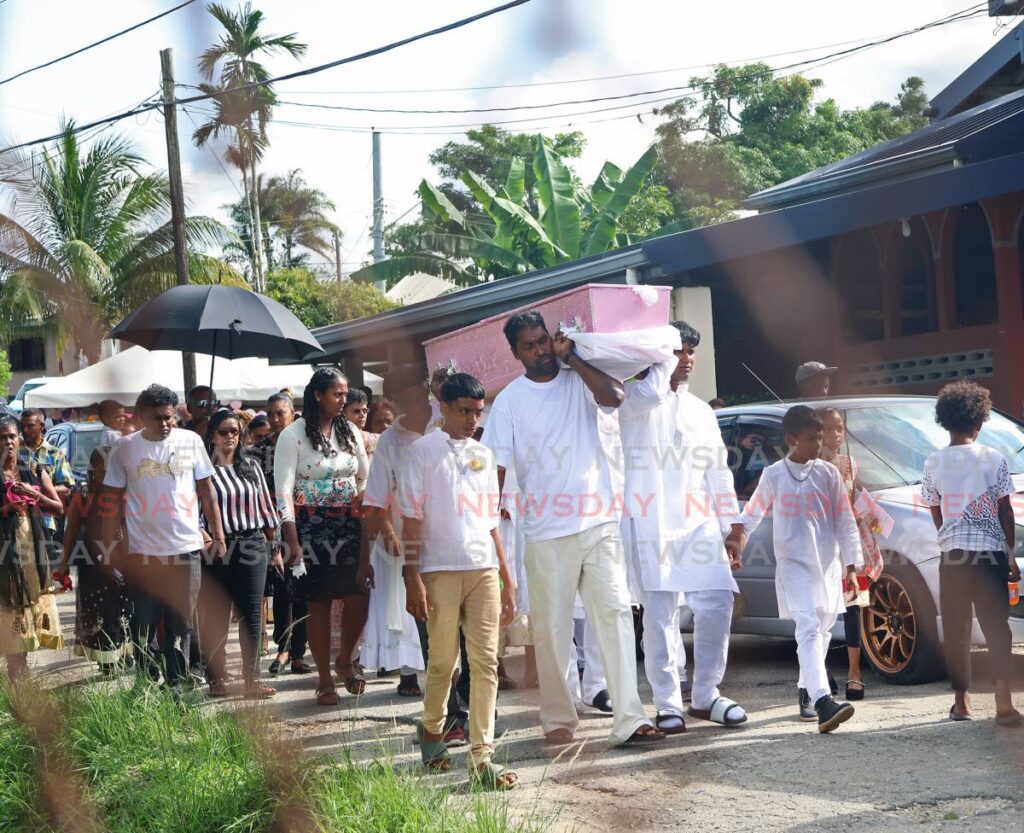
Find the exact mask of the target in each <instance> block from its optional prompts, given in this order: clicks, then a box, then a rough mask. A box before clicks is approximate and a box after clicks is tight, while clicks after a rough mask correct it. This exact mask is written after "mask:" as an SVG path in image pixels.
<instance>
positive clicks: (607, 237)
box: [582, 145, 658, 257]
mask: <svg viewBox="0 0 1024 833" xmlns="http://www.w3.org/2000/svg"><path fill="white" fill-rule="evenodd" d="M657 161H658V150H657V148H656V147H655V146H654V145H652V146H651V147H649V148H648V149H647V150H646V151H645V152H644V154H643V155H642V156H641V157H640V158H639V159H638V160H637V161H636V162H635V163H634V164H633V167H631V168H630V169H629V171H628V172H627V173H626V175H625V176H624V177H623V178H622V181H621V182H620V183H619V184H618V185H616V186H615V191H614V192H613V193H612V195H611V196H610V197H609V198H608V199H607V201H606V202H605V204H604V208H603V209H602V210H601V214H600V216H599V217H598V218H597V220H595V221H594V224H593V225H592V226H591V227H590V231H589V232H587V236H586V239H585V240H584V241H583V251H582V255H583V256H584V257H587V256H589V255H596V254H599V253H601V252H606V251H608V249H610V248H611V247H612V246H613V245H614V244H615V231H616V226H617V224H618V221H619V217H621V216H622V212H623V211H625V210H626V206H628V205H629V201H630V200H632V199H633V197H635V196H636V195H637V194H638V193H640V189H641V188H643V186H644V182H645V181H646V180H647V177H648V176H650V174H651V171H653V170H654V165H655V163H656V162H657Z"/></svg>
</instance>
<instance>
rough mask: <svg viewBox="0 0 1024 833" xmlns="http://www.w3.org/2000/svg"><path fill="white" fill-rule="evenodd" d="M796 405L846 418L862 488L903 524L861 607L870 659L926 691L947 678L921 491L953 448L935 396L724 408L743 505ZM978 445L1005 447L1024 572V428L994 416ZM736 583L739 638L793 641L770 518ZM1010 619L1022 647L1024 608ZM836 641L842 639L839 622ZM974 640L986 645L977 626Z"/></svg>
mask: <svg viewBox="0 0 1024 833" xmlns="http://www.w3.org/2000/svg"><path fill="white" fill-rule="evenodd" d="M789 404H802V405H809V406H810V407H812V408H819V407H825V406H831V407H834V408H837V409H838V410H839V411H841V412H842V413H843V415H844V416H845V418H846V427H847V431H846V442H847V443H848V446H849V448H848V451H847V449H845V448H844V453H849V454H850V455H851V456H852V457H853V459H854V460H855V461H856V463H857V465H858V467H859V469H860V481H861V484H862V485H863V486H864V487H865V488H867V489H868V490H869V491H870V492H871V494H872V495H873V496H874V498H875V500H877V501H878V503H879V504H880V505H881V506H882V507H883V508H884V509H885V510H886V511H887V512H888V513H889V514H890V515H892V517H893V519H894V520H895V522H896V524H895V527H894V529H893V531H892V534H891V535H890V536H889V537H887V538H880V539H879V545H880V547H881V549H882V553H883V557H884V559H885V571H884V572H883V573H882V576H881V577H880V578H879V580H878V581H877V582H876V583H875V585H874V587H873V588H872V591H871V605H870V607H865V608H862V609H861V610H862V616H861V633H862V636H863V640H862V643H863V644H862V647H863V652H864V654H865V656H866V657H867V659H868V661H869V662H870V663H871V665H872V667H874V669H875V670H876V671H877V672H878V673H879V674H880V675H881V676H882V677H883V678H885V679H887V680H889V681H891V682H894V683H902V684H910V683H921V682H926V681H928V680H933V679H935V678H936V677H939V676H941V675H942V674H943V673H944V668H943V663H942V658H941V652H940V642H939V640H940V638H941V634H942V618H941V616H940V615H939V613H938V607H939V605H938V598H939V548H938V543H937V539H936V532H935V526H934V524H933V523H932V518H931V513H930V511H929V509H928V507H927V506H925V505H924V503H923V501H922V500H921V497H920V488H919V484H920V482H921V477H922V472H923V469H924V461H925V459H926V458H927V457H928V455H929V454H931V453H932V452H933V451H935V449H937V448H941V447H942V446H944V445H947V444H948V442H949V436H948V434H946V432H945V431H943V430H942V429H941V428H940V427H939V426H938V425H937V424H936V422H935V398H934V397H931V396H858V397H846V398H842V397H840V398H834V399H828V400H821V401H808V400H799V401H798V402H794V403H787V404H783V403H779V402H769V403H761V404H752V405H739V406H735V407H730V408H723V409H722V410H720V411H718V412H717V416H718V424H719V426H720V427H721V429H722V436H723V438H724V440H725V444H726V446H728V448H729V449H730V458H731V459H730V463H731V464H732V468H733V472H734V477H735V480H736V493H737V496H738V497H739V498H740V501H741V503H744V502H745V500H746V499H747V498H749V497H750V495H751V494H752V493H753V490H754V486H755V485H756V484H757V480H758V478H759V477H760V473H761V471H762V470H763V469H764V468H765V467H767V466H769V465H771V464H772V463H774V462H775V461H776V460H778V459H779V458H780V457H781V456H782V455H783V454H784V453H785V439H784V435H783V431H782V416H783V414H784V413H785V412H786V410H787V408H788V407H789ZM978 441H979V442H981V443H984V444H985V445H988V446H991V447H993V448H995V449H998V450H999V451H1000V452H1001V453H1002V454H1003V455H1004V456H1005V457H1006V459H1007V461H1008V462H1009V466H1010V472H1011V474H1012V475H1013V481H1014V487H1015V489H1016V491H1017V494H1015V495H1014V496H1013V498H1012V500H1013V503H1014V508H1015V510H1016V515H1017V520H1018V526H1017V550H1016V552H1015V557H1016V558H1017V561H1018V563H1019V564H1021V566H1022V567H1024V526H1022V525H1021V522H1024V498H1022V493H1024V424H1022V423H1020V422H1018V421H1016V420H1014V419H1011V418H1010V417H1008V416H1006V415H1005V414H1002V413H997V412H993V414H992V418H991V419H990V420H989V421H988V422H987V423H986V424H985V427H984V428H983V429H982V432H981V435H980V436H979V437H978ZM736 580H737V582H738V583H739V586H740V591H741V593H742V602H741V604H742V605H743V609H741V610H740V611H739V612H740V613H741V614H742V615H740V616H739V618H737V619H736V621H735V622H734V624H733V632H734V633H746V634H758V635H764V636H783V637H792V636H793V623H792V621H789V620H783V619H779V611H778V605H777V603H776V598H775V557H774V554H773V552H772V524H771V517H770V516H769V517H767V518H765V520H764V521H763V522H762V523H761V525H760V526H759V527H758V528H757V529H756V530H755V531H754V533H753V534H752V535H751V536H750V540H749V542H748V543H747V547H746V549H745V550H744V553H743V568H742V569H741V570H740V571H739V572H737V573H736ZM1010 611H1011V612H1010V628H1011V630H1012V632H1013V638H1014V641H1015V642H1016V641H1021V640H1024V602H1021V603H1019V604H1017V605H1015V606H1014V607H1011V608H1010ZM834 636H835V637H836V638H837V639H842V638H843V624H842V621H840V623H839V624H838V625H837V626H836V629H835V631H834ZM974 640H975V642H976V644H978V645H983V644H984V639H983V637H982V634H981V630H980V628H979V627H978V624H977V622H975V624H974Z"/></svg>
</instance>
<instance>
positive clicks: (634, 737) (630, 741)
mask: <svg viewBox="0 0 1024 833" xmlns="http://www.w3.org/2000/svg"><path fill="white" fill-rule="evenodd" d="M644 729H650V730H651V731H649V732H645V731H644ZM661 740H665V733H664V732H662V731H661V730H660V729H656V728H655V727H654V726H652V725H651V724H650V723H645V724H644V725H643V726H641V727H640V728H639V729H637V730H636V731H635V732H633V734H631V735H630V736H629V737H628V738H626V740H625V741H624V742H623V743H622V745H623V746H644V745H646V744H650V743H657V742H658V741H661Z"/></svg>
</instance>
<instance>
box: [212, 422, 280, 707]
mask: <svg viewBox="0 0 1024 833" xmlns="http://www.w3.org/2000/svg"><path fill="white" fill-rule="evenodd" d="M206 448H207V450H208V451H209V454H210V459H211V460H212V461H213V465H214V469H213V486H214V489H215V491H216V494H217V504H218V506H219V508H220V516H221V522H222V524H223V526H224V537H225V540H226V542H227V552H226V553H225V555H224V557H223V558H221V559H219V560H217V561H215V562H213V563H211V564H208V565H204V566H205V567H206V569H205V570H204V574H203V584H202V589H201V591H200V615H201V616H202V620H201V621H200V628H201V631H202V640H203V645H204V648H205V646H207V645H209V646H212V650H211V651H210V652H209V654H208V661H209V678H210V695H211V696H212V697H224V696H226V695H227V693H228V689H227V685H226V681H225V673H224V654H225V643H226V642H227V636H228V619H229V616H230V613H231V604H232V602H233V603H234V605H235V608H236V609H237V611H238V614H239V616H240V617H241V620H240V622H239V628H238V637H239V642H240V643H241V646H242V678H243V680H244V681H245V696H246V697H247V698H250V699H265V698H267V697H270V696H271V695H273V694H274V693H275V691H274V689H272V688H270V687H268V686H264V685H262V684H261V683H260V682H259V650H258V647H259V638H260V628H261V626H262V606H263V588H264V586H265V584H266V580H267V564H268V551H271V550H272V547H273V539H274V531H275V530H276V529H277V527H278V526H279V521H278V518H277V512H276V510H275V509H274V501H273V498H272V496H271V494H270V490H269V489H268V488H267V481H266V479H265V478H264V476H263V471H262V469H260V467H259V465H258V464H257V463H256V462H255V461H254V460H252V459H251V458H250V457H248V455H247V454H246V453H245V448H244V446H243V443H242V423H241V421H240V420H239V418H238V416H237V415H236V414H235V413H233V412H232V411H229V410H227V409H223V410H220V411H217V412H216V413H215V414H214V415H213V416H212V417H211V418H210V424H209V426H208V428H207V433H206ZM269 561H270V566H271V568H272V569H276V570H280V571H282V572H283V570H284V564H283V562H282V560H281V554H280V552H278V551H272V553H271V554H270V556H269ZM204 602H205V603H204ZM203 620H205V621H203Z"/></svg>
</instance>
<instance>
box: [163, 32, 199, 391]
mask: <svg viewBox="0 0 1024 833" xmlns="http://www.w3.org/2000/svg"><path fill="white" fill-rule="evenodd" d="M160 73H161V75H162V76H163V92H164V102H165V103H164V131H165V133H166V135H167V179H168V181H169V182H170V187H171V231H172V233H173V235H174V271H175V273H176V274H177V276H178V285H179V286H183V285H185V284H187V283H188V250H187V248H186V245H185V191H184V188H183V187H182V184H181V153H180V151H179V149H178V110H177V106H176V105H175V104H174V103H173V101H174V59H173V52H172V51H171V50H170V49H162V50H160ZM181 372H182V379H183V380H184V384H185V394H186V395H188V392H189V391H190V390H192V388H194V387H195V386H196V356H195V353H188V352H183V353H182V354H181Z"/></svg>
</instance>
